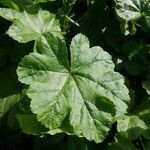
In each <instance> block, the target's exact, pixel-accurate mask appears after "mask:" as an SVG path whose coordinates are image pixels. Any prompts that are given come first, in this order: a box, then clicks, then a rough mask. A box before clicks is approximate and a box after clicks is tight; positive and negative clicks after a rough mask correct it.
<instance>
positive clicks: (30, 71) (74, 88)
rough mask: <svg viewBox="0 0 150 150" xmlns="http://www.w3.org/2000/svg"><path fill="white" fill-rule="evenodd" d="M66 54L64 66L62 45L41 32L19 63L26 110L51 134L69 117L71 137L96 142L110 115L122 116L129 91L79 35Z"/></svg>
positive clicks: (98, 51)
mask: <svg viewBox="0 0 150 150" xmlns="http://www.w3.org/2000/svg"><path fill="white" fill-rule="evenodd" d="M70 53H71V62H70V63H69V61H68V54H67V48H66V46H65V43H63V42H62V41H61V40H59V39H58V38H55V37H53V36H52V35H50V34H46V35H45V36H44V37H42V38H41V39H40V40H39V41H38V42H37V46H36V52H35V53H31V54H29V55H28V56H25V57H24V58H23V59H22V62H21V63H20V65H19V67H18V70H17V73H18V76H19V80H20V81H21V82H22V83H25V84H28V85H30V88H29V90H28V92H27V95H28V96H29V97H30V98H31V109H32V111H33V113H35V114H37V119H38V120H39V121H41V122H42V123H43V124H44V125H45V126H46V127H48V128H49V129H50V131H51V130H54V129H57V128H61V126H62V124H63V122H64V120H65V121H66V118H68V119H67V122H69V124H70V125H71V126H72V127H73V131H74V134H76V135H78V136H84V137H86V138H87V139H88V140H95V141H96V142H101V141H102V140H103V139H104V138H105V136H106V135H107V132H108V131H109V128H110V126H111V124H112V122H113V116H114V115H115V114H116V115H119V114H122V113H125V112H126V109H127V104H126V103H128V102H129V95H128V90H127V88H126V87H125V85H124V80H123V77H122V76H121V75H120V74H119V73H116V72H114V64H113V62H112V60H111V57H110V55H109V54H108V53H107V52H104V51H103V50H102V49H101V48H100V47H92V48H90V47H89V41H88V39H87V38H86V37H85V36H83V35H82V34H79V35H77V36H75V37H74V38H73V40H72V43H71V46H70ZM69 64H70V65H69ZM63 130H64V129H63ZM66 132H68V131H66Z"/></svg>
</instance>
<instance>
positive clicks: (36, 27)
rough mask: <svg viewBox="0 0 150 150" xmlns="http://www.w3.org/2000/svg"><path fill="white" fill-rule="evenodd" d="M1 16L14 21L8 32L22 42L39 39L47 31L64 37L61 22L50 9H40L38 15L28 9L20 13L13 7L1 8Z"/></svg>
mask: <svg viewBox="0 0 150 150" xmlns="http://www.w3.org/2000/svg"><path fill="white" fill-rule="evenodd" d="M0 16H1V17H3V18H5V19H7V20H10V21H13V24H12V25H11V26H10V28H9V30H8V31H7V34H8V35H9V36H10V37H12V38H13V39H14V40H17V41H18V42H20V43H26V42H29V41H32V40H38V39H39V37H40V36H42V34H44V33H46V32H50V33H51V34H53V35H54V36H58V37H59V38H63V37H62V34H61V29H60V25H59V22H58V21H57V20H56V19H55V15H54V14H51V13H49V12H48V11H43V10H39V12H38V13H37V14H36V15H30V14H28V13H27V12H26V11H24V12H22V13H19V12H17V11H15V10H12V9H7V8H0Z"/></svg>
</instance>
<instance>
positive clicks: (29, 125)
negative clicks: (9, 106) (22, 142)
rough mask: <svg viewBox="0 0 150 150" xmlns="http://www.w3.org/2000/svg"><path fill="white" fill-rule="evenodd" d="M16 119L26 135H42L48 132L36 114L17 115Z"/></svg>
mask: <svg viewBox="0 0 150 150" xmlns="http://www.w3.org/2000/svg"><path fill="white" fill-rule="evenodd" d="M16 118H17V120H18V122H19V125H20V128H21V129H22V130H23V132H25V133H28V134H33V135H40V134H43V133H46V132H47V129H46V128H45V127H44V126H42V125H41V124H40V122H38V121H37V119H36V115H34V114H16Z"/></svg>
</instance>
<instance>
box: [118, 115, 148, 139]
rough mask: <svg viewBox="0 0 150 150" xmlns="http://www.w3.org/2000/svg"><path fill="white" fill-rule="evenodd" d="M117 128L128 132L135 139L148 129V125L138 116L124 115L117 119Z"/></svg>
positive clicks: (119, 130)
mask: <svg viewBox="0 0 150 150" xmlns="http://www.w3.org/2000/svg"><path fill="white" fill-rule="evenodd" d="M117 130H118V132H126V133H128V136H129V137H130V138H131V139H132V140H133V139H136V138H138V137H140V136H141V135H142V134H143V133H144V132H145V131H146V130H147V125H146V124H145V123H144V121H143V120H141V119H140V118H139V117H138V116H122V117H121V118H120V119H118V120H117Z"/></svg>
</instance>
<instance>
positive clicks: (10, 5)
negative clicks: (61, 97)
mask: <svg viewBox="0 0 150 150" xmlns="http://www.w3.org/2000/svg"><path fill="white" fill-rule="evenodd" d="M0 7H1V8H0V16H1V17H0V149H1V150H7V149H8V150H24V149H31V150H32V149H33V150H49V149H52V150H55V149H56V150H58V149H60V150H76V149H78V150H80V149H81V150H93V149H94V150H96V149H108V150H113V149H114V150H116V149H118V150H119V149H123V150H149V149H150V102H149V101H150V97H149V96H150V72H149V69H150V42H149V41H150V34H149V33H150V1H149V0H1V1H0ZM37 24H38V26H37ZM47 32H50V35H47V36H48V37H49V39H48V40H49V41H50V43H52V45H53V44H55V45H54V46H51V45H50V46H49V45H46V46H45V47H49V48H51V49H54V50H57V49H59V48H61V49H60V52H61V54H60V55H59V52H58V53H57V55H58V56H59V60H60V61H59V62H61V63H62V64H65V65H66V64H67V63H66V62H63V61H64V60H62V57H61V55H62V53H63V54H64V55H63V59H65V60H67V59H68V55H65V54H66V53H71V52H70V51H69V47H70V43H71V41H72V38H73V37H74V36H75V35H77V34H78V33H82V34H84V35H85V36H86V37H88V39H89V42H90V47H93V46H100V47H101V48H102V49H103V51H102V52H101V53H100V54H101V55H100V56H102V55H104V54H105V55H104V56H103V57H104V58H106V57H108V61H109V63H110V64H109V65H108V66H107V67H108V68H109V67H110V66H111V65H113V63H114V64H115V66H114V68H113V69H112V68H111V69H110V70H111V75H110V77H106V78H110V79H111V80H113V79H115V77H114V74H115V75H116V76H117V77H118V78H119V77H120V78H121V83H122V80H123V78H124V79H125V85H126V87H127V88H128V90H127V88H126V87H125V86H124V85H123V83H122V84H121V83H120V82H119V81H118V80H120V78H119V79H118V78H117V81H116V82H113V84H112V85H111V86H112V87H115V88H114V89H113V90H114V91H113V93H115V92H118V91H119V90H118V87H121V88H120V89H122V91H121V93H119V92H118V95H119V96H120V95H121V96H122V97H125V99H130V102H127V106H128V109H127V112H125V113H124V114H121V115H114V104H113V103H112V102H110V101H109V100H107V99H105V102H106V103H107V105H106V104H105V105H104V106H106V108H104V111H108V108H110V109H109V110H110V112H109V113H110V114H111V115H112V116H113V121H112V120H111V119H110V118H109V119H110V120H111V121H110V120H109V121H110V122H111V124H109V125H108V122H107V121H108V120H107V121H106V122H107V123H106V122H105V123H106V125H108V126H109V131H108V134H106V135H105V137H104V139H100V138H97V139H95V138H92V137H90V138H87V137H88V136H87V135H86V136H84V137H86V138H84V137H82V138H81V137H79V136H80V135H77V134H75V133H73V134H71V133H72V130H71V129H72V128H71V127H70V124H68V123H67V121H66V120H65V121H66V122H65V123H64V125H62V126H61V131H65V132H66V131H68V129H69V131H68V133H69V134H71V135H68V134H66V133H58V134H55V135H52V134H53V133H56V132H60V129H58V130H57V131H51V132H50V131H49V130H48V129H47V128H46V127H45V126H43V125H42V124H41V122H42V121H41V122H39V121H38V120H37V116H36V114H37V115H41V112H38V113H36V111H33V109H34V108H33V106H30V102H31V104H32V103H33V102H32V101H33V100H31V99H32V97H33V96H32V92H33V93H34V92H35V91H31V93H30V94H27V93H28V92H27V91H28V89H31V90H37V87H40V85H38V86H37V87H36V86H35V83H34V82H35V81H36V79H38V80H42V79H43V78H40V77H39V75H37V76H36V77H35V79H34V80H33V79H30V73H31V72H30V71H29V72H28V73H27V72H26V73H23V75H24V76H26V82H28V83H25V81H24V79H21V75H22V72H21V71H22V70H21V71H19V69H18V71H17V72H16V70H17V68H18V65H19V64H20V62H21V63H22V64H21V65H19V66H20V68H21V67H22V66H25V65H27V66H34V67H36V69H37V68H38V69H39V68H42V67H41V66H42V65H39V63H36V62H34V63H33V60H29V57H30V55H31V54H30V53H33V55H34V54H37V53H39V54H41V53H42V54H43V53H44V50H45V47H44V42H43V41H42V40H41V41H40V42H39V39H40V38H41V36H43V35H46V34H47ZM80 35H81V34H80ZM51 36H52V37H51ZM78 36H79V34H78ZM50 37H51V38H50ZM82 38H83V39H84V38H85V37H82ZM82 38H81V39H82ZM52 39H53V41H52ZM76 40H77V42H76ZM84 40H85V41H86V40H87V39H84ZM74 41H75V43H76V44H77V45H76V44H74V45H73V44H72V45H73V46H74V47H73V48H72V49H73V50H74V51H76V50H77V49H78V48H81V49H82V47H83V49H84V50H85V51H86V50H87V47H84V46H85V45H84V44H83V45H82V40H81V41H80V40H79V41H78V39H77V36H76V39H75V38H74ZM86 42H87V41H86ZM64 43H66V44H64ZM83 43H84V42H83ZM87 43H88V42H87ZM41 45H42V46H41ZM43 47H44V48H43ZM66 47H67V48H68V51H67V50H66ZM76 47H77V48H76ZM70 49H71V48H70ZM74 51H73V52H74ZM98 51H100V50H98ZM104 51H105V52H107V53H105V52H104ZM25 55H27V56H26V57H24V56H25ZM45 55H48V57H49V54H47V53H46V54H45ZM110 55H111V58H112V61H113V62H112V61H111V60H110ZM42 56H43V55H42ZM64 56H65V57H66V58H65V57H64ZM91 57H92V56H91ZM23 58H24V59H23ZM46 58H47V57H46ZM49 58H50V57H49ZM39 59H41V57H39ZM52 59H53V58H51V59H50V60H47V61H48V62H50V61H51V60H52ZM70 59H71V58H69V61H70ZM21 60H22V61H21ZM53 62H55V64H57V63H58V62H57V61H56V60H54V61H53ZM101 63H102V62H101ZM104 64H105V63H104ZM75 65H77V63H76V64H75ZM34 67H33V68H34ZM47 67H48V68H51V66H47ZM56 67H58V66H56ZM53 68H54V67H53ZM34 69H35V68H34ZM36 69H35V70H36ZM83 69H84V68H83ZM100 69H101V68H100ZM105 69H106V68H104V70H105ZM114 70H115V71H116V72H118V73H114ZM88 71H89V72H88V73H89V74H90V73H91V72H90V69H89V70H88ZM17 73H18V75H17ZM97 73H99V74H101V70H96V69H95V70H94V71H93V74H92V75H94V74H97ZM119 73H120V74H121V75H122V76H121V75H119ZM44 74H46V71H45V73H44ZM42 75H43V74H42ZM90 75H91V74H90ZM92 75H91V76H92ZM72 76H73V75H72ZM18 78H19V80H18ZM24 78H25V77H24ZM96 79H99V77H98V78H95V80H96ZM20 81H21V82H22V83H21V82H20ZM24 83H25V84H27V85H25V84H24ZM120 84H121V85H120ZM28 85H30V86H31V87H30V88H29V86H28ZM44 86H46V85H44ZM107 86H108V85H107ZM35 87H36V88H35ZM83 87H84V86H83ZM107 88H108V87H107ZM39 89H40V88H39ZM39 89H38V90H39ZM117 90H118V91H117ZM83 91H84V90H83ZM128 91H129V95H130V98H129V95H128V96H127V94H126V93H128ZM91 93H92V92H91ZM27 95H28V96H29V95H30V96H29V97H30V98H31V99H30V98H29V97H28V96H27ZM33 95H34V94H33ZM91 95H92V94H91ZM41 97H42V98H43V96H41ZM87 97H89V95H88V96H87ZM106 97H107V96H106ZM107 98H108V97H107ZM35 99H36V98H35ZM112 99H113V98H112ZM114 99H115V98H114ZM128 101H129V100H128ZM101 104H102V103H101ZM121 109H126V104H124V103H123V105H122V107H121ZM31 110H32V111H31ZM65 111H66V110H64V113H65ZM33 112H34V114H33ZM42 113H43V112H42ZM93 116H95V114H94V115H93ZM112 116H111V117H112ZM100 119H101V118H100ZM39 120H40V119H39ZM55 121H57V117H56V118H55ZM58 122H59V120H58ZM58 122H57V123H58ZM72 122H73V121H72ZM110 122H109V123H110ZM45 124H47V123H45ZM100 128H101V126H100ZM48 132H49V133H50V134H47V133H48ZM89 132H90V131H88V130H87V131H86V134H87V133H89ZM96 133H97V132H95V134H96ZM87 139H88V140H87ZM91 140H92V141H91ZM93 140H95V141H96V142H98V143H95V142H94V141H93Z"/></svg>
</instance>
